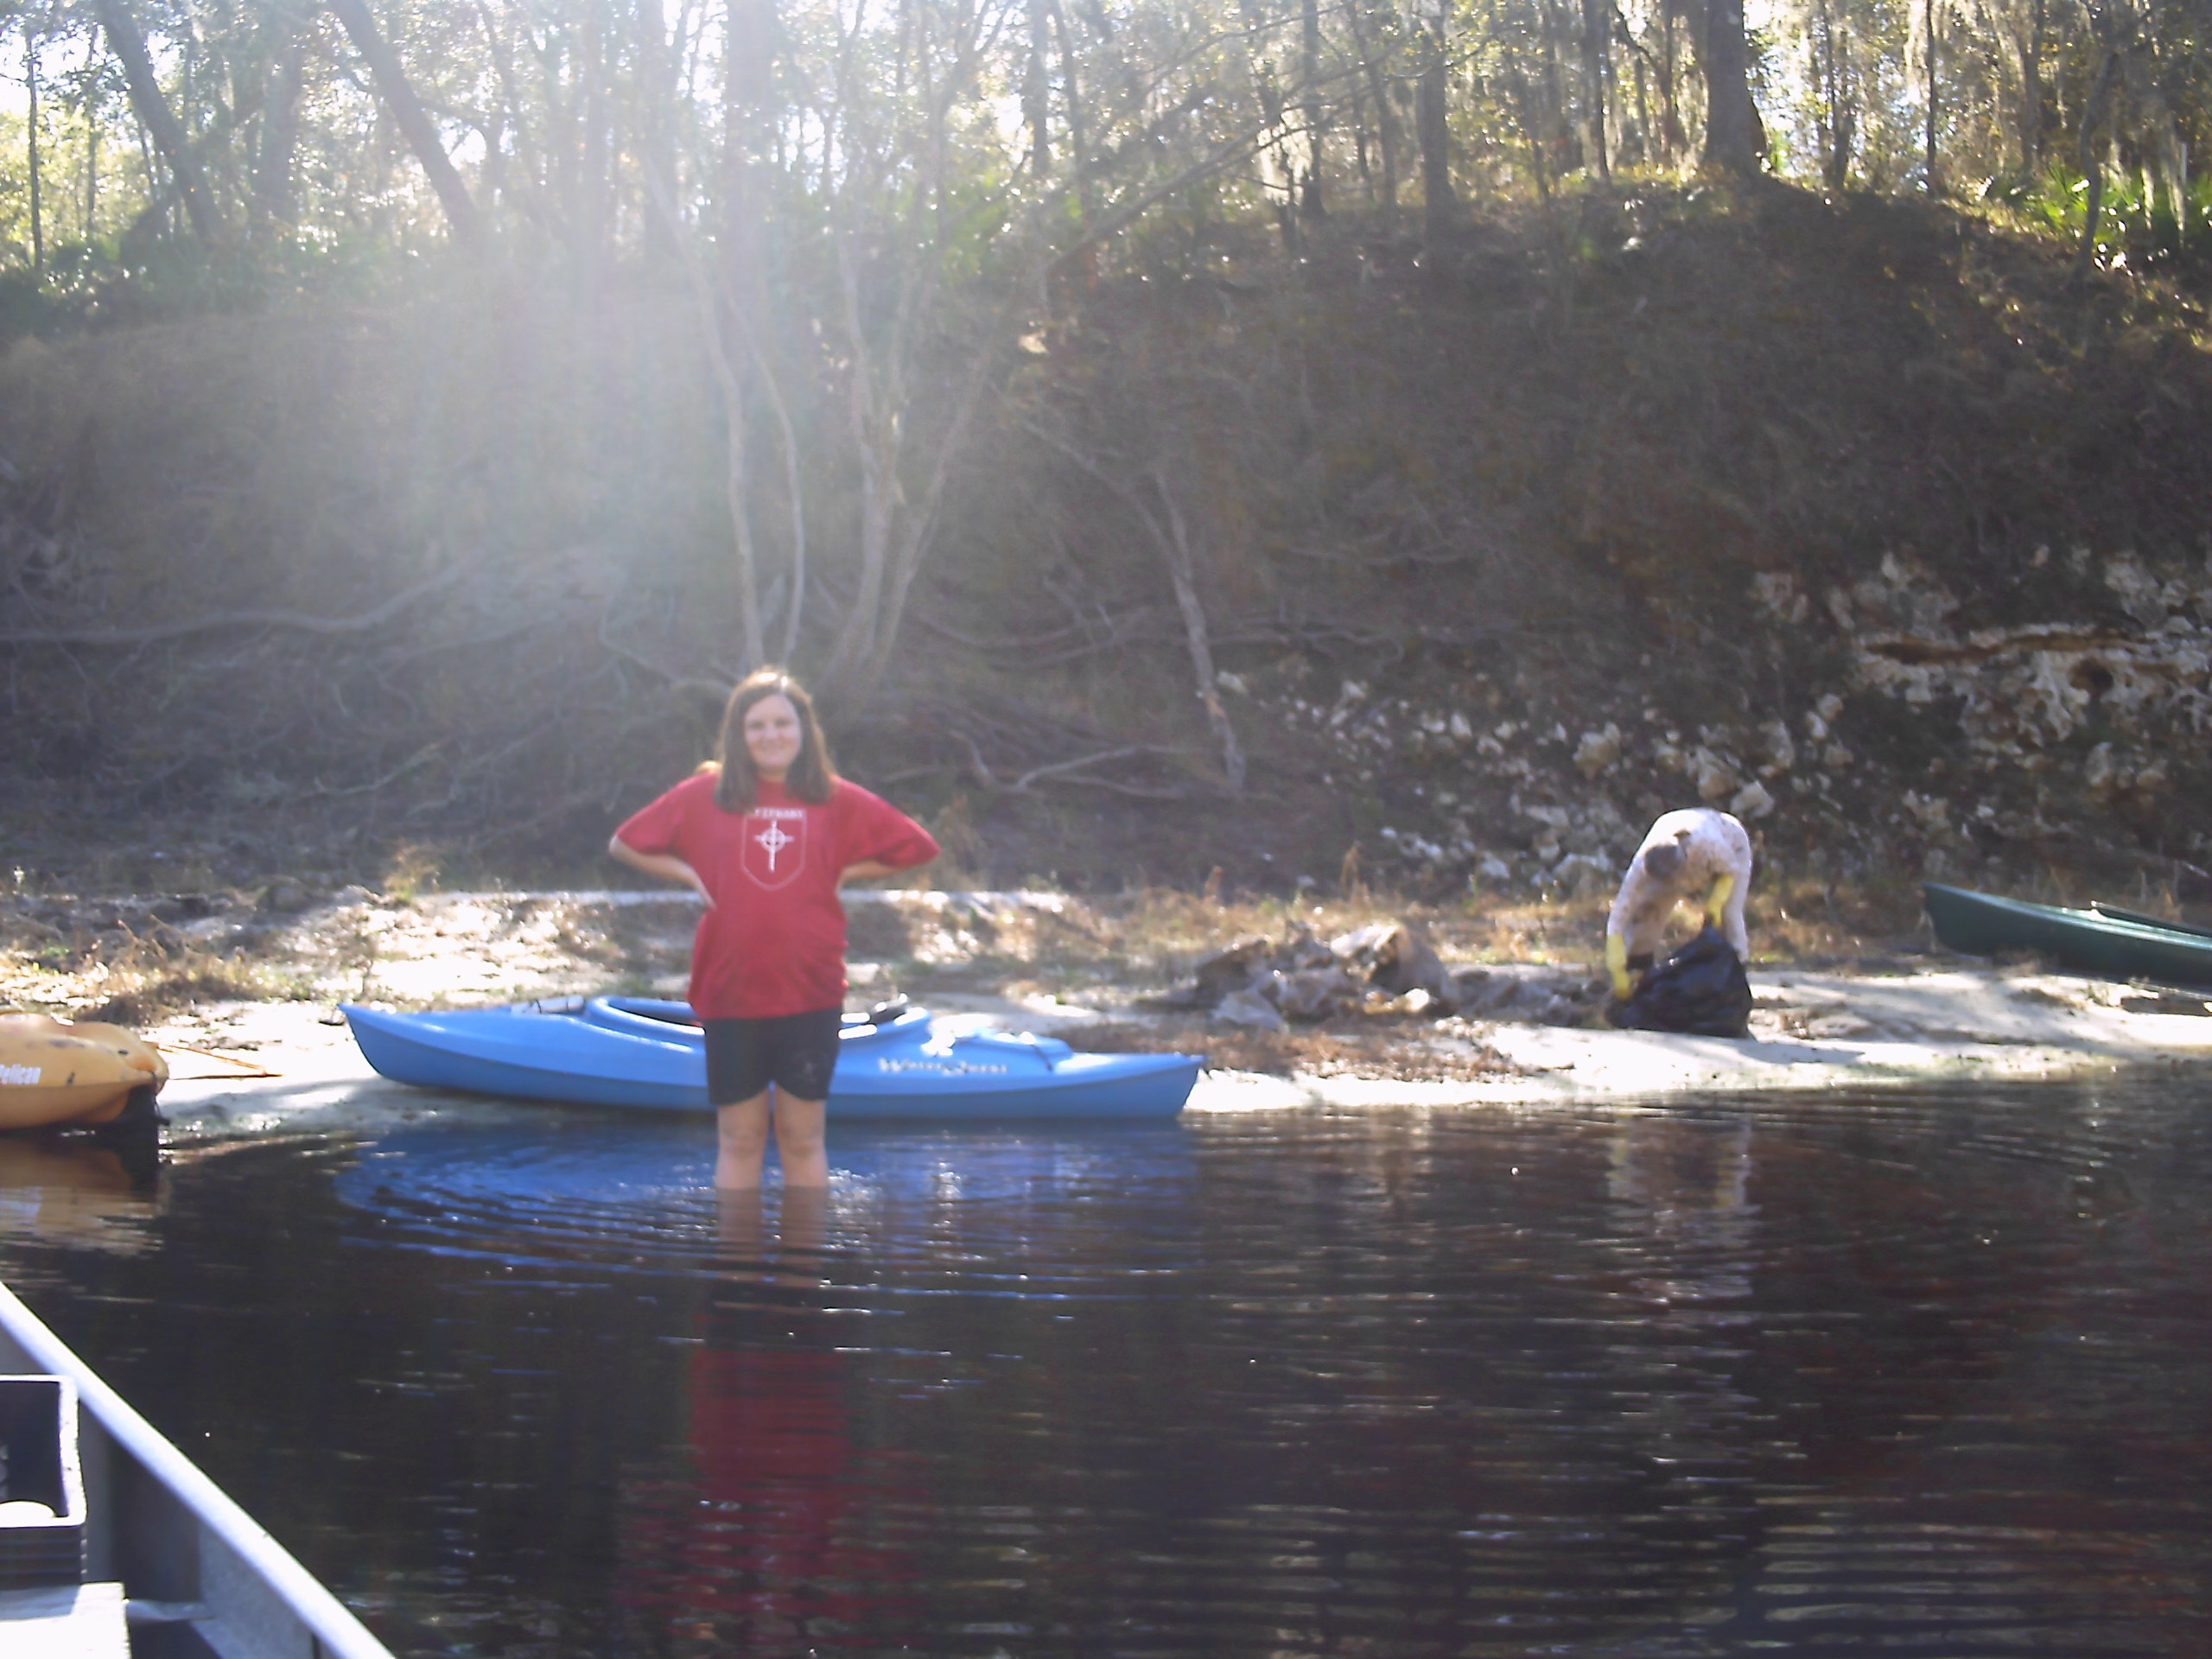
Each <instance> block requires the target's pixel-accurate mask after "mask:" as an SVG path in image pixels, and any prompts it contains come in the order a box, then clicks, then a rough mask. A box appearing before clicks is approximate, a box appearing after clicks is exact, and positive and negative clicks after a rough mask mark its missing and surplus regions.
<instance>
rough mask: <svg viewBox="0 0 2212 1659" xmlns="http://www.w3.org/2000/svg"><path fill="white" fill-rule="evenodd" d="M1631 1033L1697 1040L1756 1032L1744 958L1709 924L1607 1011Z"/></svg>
mask: <svg viewBox="0 0 2212 1659" xmlns="http://www.w3.org/2000/svg"><path fill="white" fill-rule="evenodd" d="M1606 1016H1607V1018H1609V1019H1610V1020H1611V1021H1612V1022H1613V1024H1615V1025H1617V1026H1621V1027H1626V1028H1627V1029H1629V1030H1630V1031H1675V1032H1682V1033H1688V1035H1691V1036H1695V1037H1744V1036H1748V1035H1749V1034H1750V1033H1751V981H1750V980H1749V979H1747V978H1745V975H1744V963H1743V960H1742V958H1740V957H1738V956H1737V954H1736V951H1735V949H1734V947H1733V946H1732V945H1731V944H1729V943H1728V941H1727V940H1726V939H1725V938H1722V937H1721V936H1720V930H1719V928H1717V927H1714V926H1713V925H1710V924H1708V925H1707V926H1706V927H1705V929H1704V930H1703V931H1701V932H1700V933H1699V934H1698V936H1697V938H1694V939H1692V940H1691V941H1690V942H1689V943H1688V944H1686V945H1684V946H1683V947H1682V948H1681V950H1677V951H1675V954H1674V955H1673V956H1671V957H1668V958H1667V960H1666V961H1664V962H1662V963H1660V964H1659V965H1658V966H1657V967H1656V968H1654V969H1652V970H1651V971H1650V972H1649V973H1648V974H1646V975H1645V976H1643V981H1642V982H1641V983H1639V984H1638V985H1637V988H1636V989H1635V991H1634V992H1633V993H1632V994H1631V995H1630V997H1629V999H1628V1001H1625V1002H1616V1003H1614V1004H1613V1005H1612V1006H1611V1007H1610V1008H1608V1009H1607V1010H1606Z"/></svg>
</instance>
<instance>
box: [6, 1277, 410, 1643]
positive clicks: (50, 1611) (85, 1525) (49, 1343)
mask: <svg viewBox="0 0 2212 1659" xmlns="http://www.w3.org/2000/svg"><path fill="white" fill-rule="evenodd" d="M0 1373H13V1374H19V1375H30V1376H37V1377H40V1378H55V1377H59V1378H66V1379H67V1382H68V1383H70V1384H71V1385H73V1394H72V1396H71V1398H72V1402H73V1404H72V1408H71V1409H69V1410H68V1411H67V1414H66V1418H67V1419H68V1420H73V1422H74V1426H75V1431H76V1432H75V1433H74V1435H73V1436H67V1432H66V1430H65V1445H67V1446H73V1448H74V1449H75V1451H76V1452H77V1453H78V1457H77V1460H76V1463H75V1465H74V1466H73V1468H71V1469H70V1470H69V1475H70V1482H69V1484H71V1485H72V1486H73V1487H75V1486H77V1485H78V1484H79V1476H80V1477H81V1491H80V1492H79V1494H78V1496H79V1497H81V1501H82V1510H81V1514H82V1522H81V1528H80V1529H79V1536H80V1537H81V1554H79V1553H78V1549H77V1548H67V1549H66V1550H65V1551H63V1552H62V1553H63V1554H66V1555H67V1556H68V1557H70V1558H71V1559H70V1562H69V1567H68V1570H67V1573H61V1572H57V1571H56V1570H54V1565H53V1564H54V1560H59V1559H60V1556H59V1555H56V1554H54V1552H53V1551H50V1550H49V1551H47V1552H45V1554H44V1555H43V1557H42V1558H41V1560H40V1562H39V1564H38V1565H39V1570H36V1571H32V1572H24V1571H22V1570H21V1568H22V1560H23V1556H24V1551H23V1548H22V1541H23V1539H24V1536H25V1535H23V1534H22V1533H20V1532H19V1533H17V1534H16V1539H15V1540H14V1541H11V1546H10V1549H9V1550H7V1551H4V1552H0V1564H4V1566H5V1567H7V1569H8V1570H7V1571H5V1572H4V1573H0V1579H4V1580H6V1582H7V1584H8V1585H9V1586H11V1587H6V1588H0V1654H6V1655H10V1656H13V1655H16V1654H36V1655H44V1654H54V1655H67V1656H69V1659H95V1656H97V1659H111V1656H112V1659H129V1656H130V1655H132V1654H162V1655H168V1654H201V1655H205V1654H209V1653H213V1654H216V1655H219V1656H221V1659H392V1655H391V1649H388V1648H386V1647H385V1645H384V1644H383V1643H381V1642H379V1641H378V1640H377V1639H376V1637H373V1636H371V1635H370V1634H369V1632H368V1631H367V1630H365V1629H363V1628H362V1626H361V1624H360V1622H359V1620H358V1619H356V1618H354V1617H353V1614H352V1613H351V1612H349V1611H346V1607H345V1606H344V1605H343V1604H341V1603H340V1601H339V1600H338V1599H337V1598H336V1597H335V1596H334V1595H332V1594H331V1593H330V1592H329V1591H328V1590H327V1589H325V1588H324V1587H323V1586H322V1585H321V1583H320V1582H318V1581H317V1580H316V1579H315V1577H314V1575H313V1574H311V1573H309V1572H308V1570H307V1568H305V1567H302V1566H301V1565H300V1564H299V1562H297V1561H296V1560H293V1559H292V1557H291V1556H290V1554H288V1553H287V1552H286V1551H285V1549H284V1548H283V1546H282V1545H280V1544H279V1543H277V1541H276V1540H275V1539H273V1538H271V1537H270V1535H268V1534H267V1533H266V1532H264V1531H263V1530H262V1529H261V1528H260V1527H259V1526H258V1525H257V1524H256V1523H255V1522H254V1521H253V1518H252V1517H251V1516H249V1515H247V1514H246V1512H245V1510H241V1509H240V1508H239V1507H238V1505H237V1504H236V1503H233V1502H232V1500H231V1499H230V1497H228V1496H226V1494H225V1493H224V1491H222V1489H221V1488H220V1487H219V1486H217V1485H216V1484H215V1483H214V1482H213V1481H212V1480H210V1479H209V1478H207V1476H206V1475H205V1474H204V1473H202V1472H201V1471H200V1469H199V1467H198V1466H197V1465H194V1463H193V1462H192V1461H191V1459H188V1458H187V1457H186V1456H185V1455H184V1453H183V1452H180V1451H178V1450H177V1449H176V1447H175V1446H172V1445H171V1444H170V1443H169V1442H168V1440H166V1439H164V1438H163V1437H162V1433H161V1432H160V1431H159V1430H158V1429H156V1428H155V1427H153V1425H151V1424H150V1423H149V1422H148V1421H146V1420H145V1419H144V1418H143V1417H141V1416H140V1415H139V1414H137V1412H136V1411H134V1410H132V1409H131V1408H130V1406H129V1405H128V1404H127V1403H126V1402H124V1400H123V1398H122V1397H121V1396H120V1395H118V1394H117V1393H116V1392H115V1390H114V1389H111V1388H110V1387H109V1386H108V1385H107V1384H106V1383H105V1382H103V1381H102V1380H101V1379H100V1377H99V1375H98V1373H96V1372H95V1371H93V1370H92V1368H91V1367H90V1366H88V1365H87V1364H86V1363H85V1362H84V1361H83V1360H81V1359H79V1357H77V1356H76V1355H75V1354H74V1353H73V1352H72V1351H70V1350H69V1348H68V1346H67V1344H64V1343H63V1342H62V1340H61V1339H60V1338H59V1337H57V1336H55V1335H54V1332H51V1331H49V1330H48V1329H47V1328H46V1326H45V1325H44V1324H43V1323H41V1321H40V1319H39V1318H38V1316H37V1315H36V1314H35V1313H32V1312H31V1311H30V1310H29V1308H27V1307H25V1306H23V1305H22V1302H20V1301H18V1300H16V1297H15V1295H14V1294H13V1293H12V1292H10V1290H9V1289H8V1288H7V1287H5V1286H0ZM51 1452H52V1448H51V1446H49V1447H48V1455H49V1463H50V1460H51ZM60 1519H62V1520H66V1519H67V1516H62V1517H60Z"/></svg>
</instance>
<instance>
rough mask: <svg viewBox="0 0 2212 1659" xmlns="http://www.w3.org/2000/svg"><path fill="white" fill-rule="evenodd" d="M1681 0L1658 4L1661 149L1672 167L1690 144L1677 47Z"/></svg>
mask: <svg viewBox="0 0 2212 1659" xmlns="http://www.w3.org/2000/svg"><path fill="white" fill-rule="evenodd" d="M1677 3H1678V0H1660V4H1659V149H1660V155H1661V156H1662V158H1663V159H1664V161H1665V162H1666V163H1667V165H1668V166H1669V167H1672V166H1674V165H1675V163H1676V162H1679V161H1681V156H1682V152H1683V151H1684V150H1686V149H1688V148H1689V147H1690V141H1689V135H1688V133H1686V132H1684V131H1683V130H1682V106H1681V60H1679V59H1678V58H1677V57H1676V55H1675V7H1676V4H1677Z"/></svg>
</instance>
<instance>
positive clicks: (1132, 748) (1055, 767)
mask: <svg viewBox="0 0 2212 1659" xmlns="http://www.w3.org/2000/svg"><path fill="white" fill-rule="evenodd" d="M1173 753H1175V751H1174V750H1173V749H1163V748H1161V747H1160V746H1159V745H1158V744H1156V743H1132V744H1130V745H1128V747H1126V748H1119V749H1107V750H1104V751H1103V752H1102V753H1097V754H1086V755H1084V757H1083V758H1082V759H1081V760H1056V761H1054V762H1052V764H1051V765H1050V766H1035V767H1033V768H1031V769H1030V770H1029V771H1027V772H1023V773H1022V774H1021V776H1020V777H1019V778H1017V779H1014V781H1013V782H1012V783H1010V784H1008V785H1007V786H1006V792H1007V794H1009V795H1024V794H1027V793H1028V791H1029V785H1032V784H1033V783H1035V782H1036V781H1037V780H1038V779H1039V778H1058V779H1060V780H1061V781H1062V782H1064V783H1094V784H1095V783H1102V782H1103V779H1096V778H1081V779H1078V778H1069V777H1067V776H1066V775H1065V774H1067V773H1069V772H1082V771H1084V770H1086V769H1088V768H1089V767H1091V766H1098V765H1100V764H1101V763H1103V762H1104V761H1108V760H1128V758H1129V757H1130V756H1131V755H1135V754H1173Z"/></svg>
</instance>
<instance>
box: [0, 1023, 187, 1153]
mask: <svg viewBox="0 0 2212 1659" xmlns="http://www.w3.org/2000/svg"><path fill="white" fill-rule="evenodd" d="M168 1080H169V1068H168V1063H167V1062H166V1061H164V1060H163V1059H162V1057H161V1055H160V1054H159V1053H157V1052H156V1051H155V1050H154V1048H153V1046H151V1045H150V1044H148V1043H146V1042H144V1041H143V1040H141V1039H139V1038H137V1037H136V1036H134V1035H133V1034H132V1033H130V1032H128V1031H125V1030H124V1028H123V1027H121V1026H108V1025H101V1024H99V1023H98V1022H96V1021H92V1020H87V1021H86V1022H85V1023H83V1024H81V1025H73V1024H71V1023H70V1022H69V1021H68V1020H56V1019H54V1018H53V1017H52V1016H50V1015H48V1014H0V1129H33V1128H42V1127H44V1126H46V1125H48V1124H53V1123H85V1124H98V1123H112V1122H115V1121H116V1120H117V1119H118V1118H120V1117H122V1116H124V1113H125V1112H126V1111H130V1112H131V1113H132V1115H133V1116H134V1117H135V1116H139V1115H141V1114H143V1116H145V1117H146V1118H147V1119H148V1120H149V1121H151V1120H152V1118H153V1113H154V1096H156V1095H157V1094H159V1093H160V1092H161V1090H162V1084H165V1083H167V1082H168Z"/></svg>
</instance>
